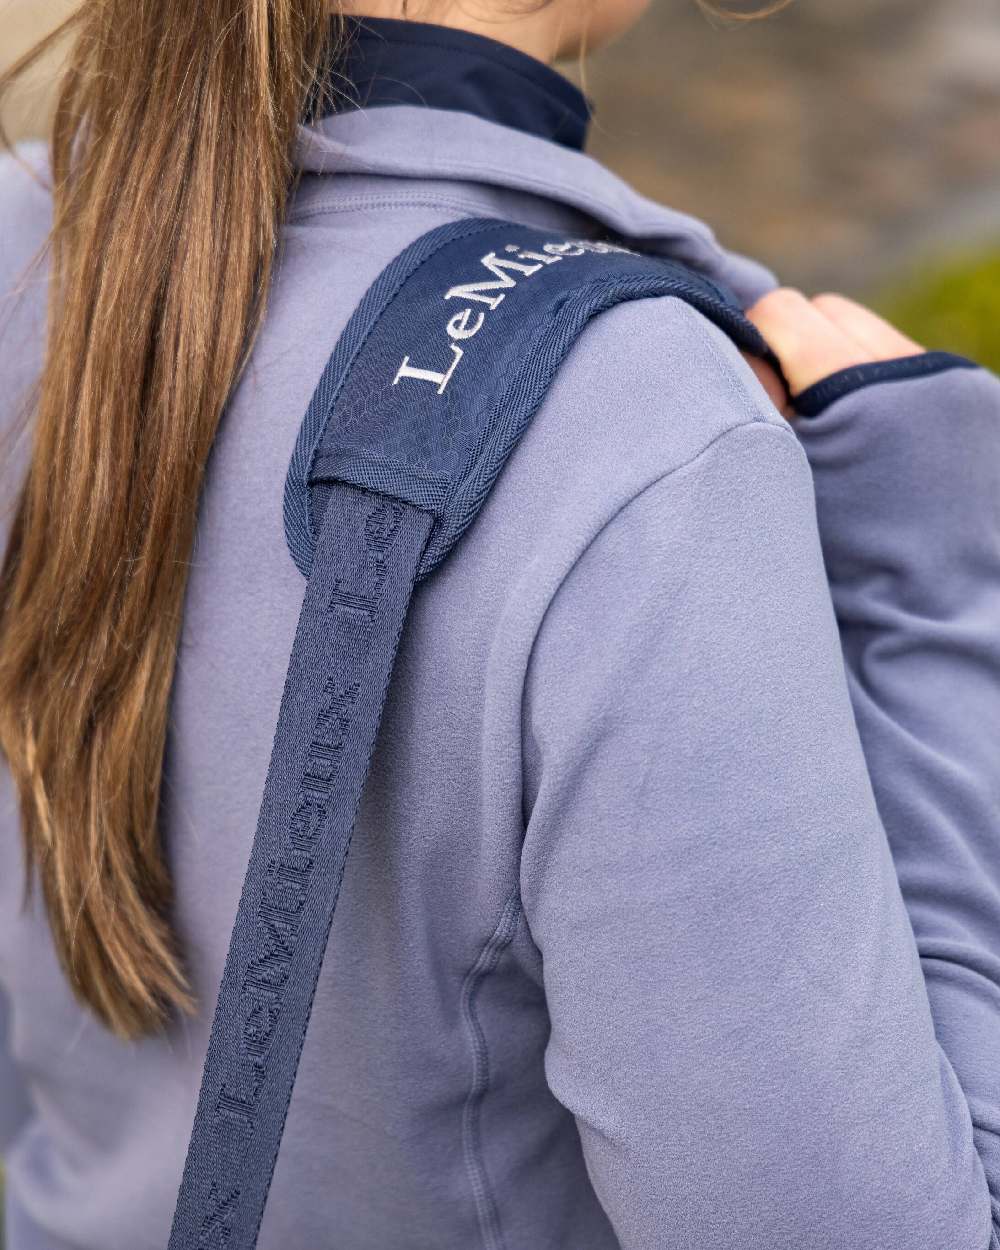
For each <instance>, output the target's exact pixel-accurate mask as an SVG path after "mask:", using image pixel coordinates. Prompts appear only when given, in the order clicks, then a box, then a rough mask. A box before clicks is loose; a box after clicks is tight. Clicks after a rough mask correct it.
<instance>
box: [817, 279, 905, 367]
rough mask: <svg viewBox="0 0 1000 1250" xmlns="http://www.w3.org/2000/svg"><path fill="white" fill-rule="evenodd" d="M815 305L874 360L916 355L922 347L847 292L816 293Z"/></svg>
mask: <svg viewBox="0 0 1000 1250" xmlns="http://www.w3.org/2000/svg"><path fill="white" fill-rule="evenodd" d="M812 302H813V305H814V307H816V308H818V309H819V311H820V312H821V313H822V314H823V315H824V316H825V317H828V318H829V319H830V320H831V321H832V322H833V323H834V324H835V325H837V326H839V327H840V329H841V330H842V331H843V332H844V333H845V334H846V335H847V336H848V337H849V338H852V339H853V340H854V341H855V342H856V343H858V344H859V346H861V347H863V348H865V350H866V351H868V352H870V353H871V357H872V359H873V360H895V359H896V358H897V357H899V356H918V355H920V354H921V353H922V352H923V351H924V349H923V348H922V347H921V346H920V344H919V343H915V342H914V341H913V339H911V338H908V337H907V336H906V335H905V334H903V333H902V332H901V331H899V330H897V329H896V327H895V326H894V325H892V324H891V323H890V322H888V321H886V320H885V318H884V317H880V316H879V315H878V313H874V312H872V310H871V309H870V308H866V307H865V306H864V304H859V303H857V301H856V300H852V299H848V298H847V296H846V295H835V294H824V295H817V296H816V297H815V299H814V300H813V301H812Z"/></svg>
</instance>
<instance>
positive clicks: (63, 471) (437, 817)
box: [0, 0, 1000, 1250]
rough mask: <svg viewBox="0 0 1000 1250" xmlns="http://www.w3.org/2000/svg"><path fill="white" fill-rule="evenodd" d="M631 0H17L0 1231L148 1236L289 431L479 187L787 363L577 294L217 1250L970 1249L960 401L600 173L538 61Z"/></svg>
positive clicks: (216, 953) (937, 371)
mask: <svg viewBox="0 0 1000 1250" xmlns="http://www.w3.org/2000/svg"><path fill="white" fill-rule="evenodd" d="M643 7H644V4H643V0H592V2H591V3H589V4H587V5H577V4H576V3H574V2H573V0H549V2H548V3H547V4H541V5H532V6H531V7H530V8H525V9H521V8H510V7H509V6H506V5H504V4H500V5H497V6H496V7H495V8H494V7H492V6H491V5H490V3H489V0H483V3H482V5H481V6H480V5H478V4H477V5H476V6H475V7H473V6H470V7H468V8H466V7H463V6H450V5H446V4H444V3H441V4H431V3H428V5H427V6H426V7H425V8H422V9H421V10H420V12H419V13H411V12H409V11H404V10H405V5H404V6H400V5H398V4H396V3H394V2H393V0H375V2H374V3H371V4H365V5H362V6H359V7H358V8H357V9H356V10H354V9H350V10H346V11H340V10H338V11H336V12H334V10H333V8H332V6H331V5H330V4H329V3H328V2H327V0H238V2H237V0H156V2H155V3H151V2H150V0H81V3H79V5H78V6H77V8H76V9H75V11H74V12H73V14H72V16H71V17H70V18H69V19H68V21H67V23H66V24H65V26H64V27H62V28H61V29H60V31H59V32H57V34H56V35H55V36H54V37H53V39H54V40H55V41H56V42H59V41H68V43H69V47H68V56H67V62H66V67H65V71H64V76H63V79H62V84H61V89H60V94H59V100H58V107H57V111H56V115H55V121H54V131H53V139H52V143H51V147H50V150H48V151H47V152H43V151H41V150H39V149H36V148H34V147H32V146H30V145H28V146H26V147H25V148H24V149H23V150H21V151H19V152H17V153H12V154H10V155H8V156H7V157H5V158H4V159H3V163H2V164H0V435H2V436H3V438H4V440H5V441H4V449H5V450H4V459H3V461H2V462H0V490H2V504H3V513H2V515H3V520H2V527H3V528H2V529H0V535H2V539H3V545H4V550H5V558H4V563H3V566H2V574H0V747H2V751H3V756H4V770H3V772H2V773H0V1074H2V1077H0V1080H2V1084H0V1147H2V1149H3V1152H4V1156H5V1162H6V1207H7V1211H6V1220H7V1235H8V1241H9V1250H68V1248H69V1247H75V1248H79V1250H140V1247H142V1248H146V1247H148V1248H149V1250H162V1248H163V1247H164V1246H166V1244H167V1240H168V1236H169V1234H170V1228H171V1218H172V1213H173V1209H174V1200H175V1195H176V1192H177V1187H178V1184H179V1182H180V1179H181V1173H182V1169H183V1166H184V1158H185V1150H186V1146H187V1142H188V1134H189V1131H190V1126H191V1122H192V1117H193V1115H194V1111H195V1106H196V1103H197V1101H198V1091H199V1081H200V1076H201V1069H202V1062H203V1060H204V1057H205V1053H206V1048H207V1046H208V1038H209V1030H210V1027H211V1022H212V1014H213V1007H214V1003H215V997H216V992H217V990H218V988H219V984H220V979H221V977H222V973H223V965H224V963H225V959H226V951H227V947H228V943H229V935H230V928H231V926H232V924H233V917H234V915H235V913H236V908H237V903H238V900H239V897H240V887H241V882H242V880H243V872H244V869H245V866H246V863H247V856H248V852H249V847H250V843H251V840H252V838H253V830H254V824H255V819H256V812H257V807H258V804H259V802H260V797H261V790H262V786H263V781H264V776H265V772H266V770H267V763H268V754H269V751H270V747H271V739H272V734H273V731H274V725H275V720H276V717H277V713H278V708H279V702H280V699H281V692H282V681H283V677H284V672H285V665H286V662H287V659H288V655H289V650H290V647H291V644H292V638H293V634H294V631H295V622H296V617H297V614H298V611H299V607H300V605H301V603H302V593H303V582H302V578H301V575H300V573H299V571H298V569H297V568H296V566H295V564H294V563H293V562H292V560H291V559H290V558H289V552H288V549H287V547H286V543H285V534H284V529H283V519H282V496H283V486H284V482H285V476H286V471H287V469H288V465H289V458H290V456H291V454H292V450H293V447H294V445H295V440H296V436H297V434H298V431H299V426H300V423H301V421H302V415H303V413H304V412H305V410H306V407H307V404H308V403H309V399H310V396H311V394H312V392H313V388H314V387H315V386H316V383H317V380H318V378H319V376H320V374H321V372H322V370H323V366H324V363H325V362H326V360H327V357H328V356H329V354H330V352H331V350H332V348H333V346H334V344H335V342H336V341H337V338H338V336H339V334H340V332H341V330H342V329H343V327H344V326H345V324H346V323H347V321H348V319H349V318H350V316H351V314H352V313H353V311H354V310H355V308H356V307H357V305H358V302H359V301H360V299H361V298H362V296H363V295H364V293H365V291H366V290H367V289H368V287H369V286H370V285H371V283H372V282H373V280H374V279H375V278H376V276H377V275H378V274H379V273H380V271H381V270H382V269H383V268H384V267H385V265H386V264H388V263H389V262H390V261H391V260H392V258H393V257H394V256H396V255H397V254H398V253H399V252H400V251H401V250H402V249H404V248H405V247H407V246H408V245H409V244H410V243H412V242H413V241H414V240H415V239H416V238H418V236H420V235H422V234H423V233H424V232H426V231H428V230H430V229H432V228H433V227H436V226H439V225H441V224H442V223H446V222H451V221H458V220H461V219H463V218H466V217H472V216H479V217H497V218H503V219H507V220H510V221H513V222H517V223H521V224H522V225H524V226H535V227H538V228H541V229H544V230H550V231H552V232H554V233H556V234H559V235H560V236H563V237H565V236H566V235H570V236H571V237H574V238H580V239H585V240H602V239H614V240H618V241H620V242H622V243H624V244H626V245H629V246H632V247H634V248H636V249H638V250H640V251H642V250H646V251H653V252H656V253H657V254H658V255H661V256H666V257H669V258H673V259H675V260H677V261H679V262H681V263H683V264H684V265H686V266H689V267H691V268H692V269H694V270H696V271H698V272H699V273H701V274H702V275H704V276H706V277H707V278H708V279H710V280H712V281H714V282H717V283H719V284H720V285H725V287H727V288H729V289H730V290H731V291H732V292H734V294H735V296H736V298H737V299H738V301H739V302H740V303H741V305H742V306H743V308H745V309H748V310H749V311H750V314H751V316H752V318H753V320H754V321H755V322H756V323H757V325H758V326H759V327H760V329H761V330H762V332H763V333H764V335H765V337H766V338H767V339H768V341H769V342H770V344H771V346H772V347H773V349H774V351H775V352H776V354H777V357H778V359H779V360H780V363H781V365H782V370H783V373H784V381H782V379H780V378H779V377H778V375H777V374H776V373H775V372H773V371H770V370H768V369H767V368H766V367H764V366H762V365H760V364H759V363H756V362H748V361H747V360H745V359H744V358H743V357H742V356H741V354H740V352H739V351H738V350H737V349H736V348H735V347H734V346H733V345H732V343H731V342H730V341H729V340H728V339H727V338H726V337H725V336H724V335H723V334H722V333H721V332H720V331H719V330H718V329H716V327H715V326H714V325H712V324H711V323H710V322H709V321H708V320H707V319H706V318H705V317H703V316H702V315H701V314H700V313H698V312H696V311H694V310H693V309H692V308H691V307H689V306H688V305H687V304H685V303H683V302H681V301H680V300H678V299H675V298H672V297H668V296H660V297H656V298H650V299H645V300H637V301H635V302H632V303H629V304H624V305H621V306H620V307H616V308H614V309H612V310H610V311H608V312H606V313H603V314H602V315H601V316H599V317H597V318H596V319H595V320H594V321H593V323H592V324H591V325H589V326H588V328H587V329H586V330H585V331H584V332H583V333H582V335H581V336H580V338H579V340H578V341H577V342H576V344H575V345H574V346H573V348H572V350H571V351H570V353H569V355H568V357H567V359H566V360H565V362H564V363H563V365H562V367H561V368H560V370H559V373H558V375H557V376H556V378H555V381H554V382H553V384H552V386H551V388H550V390H549V391H548V393H547V394H546V396H545V398H544V400H543V402H542V404H541V407H540V410H539V412H538V414H537V416H536V417H535V419H534V422H533V424H532V426H531V428H530V429H529V430H528V432H527V434H526V435H525V437H524V439H523V441H522V443H521V444H520V446H519V447H518V448H517V450H516V452H515V453H514V455H513V456H512V458H511V460H510V462H509V463H508V464H507V466H506V468H505V470H504V472H503V473H502V475H501V476H500V479H499V481H498V482H497V484H496V486H495V487H494V489H493V492H492V494H491V495H490V497H489V499H488V501H487V502H486V504H485V507H484V509H483V511H482V513H481V515H480V516H479V518H478V519H477V521H476V522H475V524H474V525H473V526H472V528H471V529H470V531H469V532H468V534H467V535H466V536H465V538H464V539H463V542H462V545H461V547H460V548H459V550H458V551H457V552H456V553H455V554H454V555H453V557H452V558H451V559H450V560H449V562H448V563H447V564H445V565H443V566H442V567H441V568H440V569H439V570H438V571H437V572H436V573H435V574H433V575H432V576H431V577H429V578H428V579H427V580H426V581H425V582H424V583H422V584H421V585H420V587H419V588H418V590H417V593H416V596H415V598H414V602H413V607H412V610H411V614H410V616H409V618H408V620H407V623H406V627H405V630H404V633H403V636H402V640H401V644H400V651H399V657H398V661H397V666H396V671H395V675H394V677H393V680H392V684H391V686H390V689H389V694H388V700H387V705H386V711H385V716H384V720H383V723H382V727H381V731H380V733H379V737H378V741H377V745H376V750H375V755H374V761H373V765H372V770H371V774H370V777H369V780H368V783H367V786H366V788H365V791H364V796H363V801H362V804H361V809H360V812H359V815H358V821H357V830H356V834H355V848H354V851H353V852H352V855H351V858H350V860H349V862H348V866H347V872H346V877H345V879H344V882H343V890H342V897H341V901H340V906H339V910H338V911H337V914H336V919H335V922H334V925H333V930H332V933H331V936H330V945H329V950H328V954H327V958H326V961H325V964H324V967H323V971H322V975H321V977H320V981H319V985H318V989H317V992H316V996H315V1002H314V1005H313V1013H312V1022H311V1025H310V1030H309V1034H308V1038H307V1041H306V1045H305V1049H304V1052H303V1055H302V1060H301V1066H300V1069H299V1076H298V1083H297V1085H296V1087H295V1093H294V1096H293V1098H292V1100H291V1104H290V1107H289V1111H288V1119H287V1126H286V1130H285V1136H284V1142H283V1145H282V1148H281V1153H280V1155H279V1157H278V1164H277V1169H276V1172H275V1175H274V1181H273V1186H272V1189H271V1197H270V1201H269V1204H268V1206H267V1209H266V1213H265V1215H264V1219H263V1223H262V1224H261V1227H260V1239H259V1245H261V1246H262V1247H271V1248H273V1247H279V1246H281V1247H285V1248H288V1247H296V1248H298V1247H301V1248H306V1247H308V1248H313V1247H331V1248H335V1250H372V1248H378V1250H417V1248H418V1247H420V1248H425V1250H426V1248H430V1247H433V1248H434V1250H446V1248H450V1250H472V1247H483V1248H484V1250H651V1248H653V1247H657V1248H659V1247H664V1248H667V1247H678V1248H679V1247H685V1248H694V1247H697V1248H698V1250H701V1248H705V1250H707V1248H708V1247H718V1246H736V1247H740V1248H741V1250H742V1248H745V1250H779V1248H781V1247H787V1248H788V1250H805V1248H806V1247H808V1248H809V1250H820V1248H823V1250H826V1248H833V1247H837V1248H845V1250H846V1248H847V1247H850V1250H943V1248H944V1247H947V1250H987V1248H988V1247H991V1248H992V1250H997V1248H998V1247H1000V1075H998V1074H1000V1065H998V1062H997V1058H998V1056H1000V761H998V757H997V750H996V746H997V742H998V741H1000V507H998V500H1000V440H998V437H997V434H998V429H1000V427H998V424H997V422H998V417H1000V383H998V382H997V380H996V379H995V378H993V377H992V375H990V374H988V373H986V372H985V371H984V370H982V369H978V368H975V367H974V366H973V365H972V364H971V362H968V361H964V360H959V359H957V358H955V357H950V356H946V355H943V354H941V353H925V352H923V351H922V349H921V348H920V347H919V346H918V345H916V344H914V343H911V342H909V341H908V340H907V339H905V338H904V337H903V336H902V335H900V334H899V333H898V332H897V331H895V330H894V329H893V328H892V327H891V326H888V325H886V324H885V323H884V322H883V321H881V320H880V319H878V318H877V317H875V316H874V315H873V314H871V313H869V312H867V311H866V310H864V309H862V308H860V307H858V306H857V305H855V304H853V303H851V302H850V301H847V300H842V299H839V298H836V297H823V298H820V299H817V300H810V299H807V298H806V297H805V296H802V295H800V294H798V293H796V292H792V291H787V290H782V289H776V283H775V280H774V279H773V277H772V276H771V275H770V274H769V273H768V272H767V271H766V270H765V269H763V268H762V267H761V266H759V265H757V264H755V263H754V262H753V261H750V260H748V259H745V258H743V257H741V256H737V255H734V254H732V253H729V252H727V251H725V250H724V249H723V248H722V247H721V246H720V245H719V243H718V242H717V241H716V240H715V238H714V236H713V235H712V233H711V231H710V230H709V229H708V227H707V226H705V225H704V224H702V223H700V222H698V221H695V220H693V219H692V218H690V217H687V216H684V215H682V214H680V213H677V212H675V211H673V210H671V209H670V208H668V207H666V206H662V205H657V204H653V203H650V202H649V201H647V200H645V199H643V198H642V197H640V196H639V195H638V194H637V193H636V192H635V191H633V190H632V189H631V188H629V187H627V186H625V185H624V184H623V183H621V182H620V181H619V180H618V179H616V178H615V177H614V176H613V175H612V174H611V173H610V172H608V171H607V170H606V169H604V168H602V167H601V166H600V165H598V164H597V163H595V162H594V161H592V160H590V159H589V158H588V157H587V156H585V155H584V153H583V147H584V143H585V139H586V131H587V125H588V121H589V108H588V105H587V102H586V100H585V98H584V97H583V96H582V95H581V94H580V92H579V91H578V90H577V89H576V88H575V87H574V86H573V85H571V83H570V82H569V81H568V80H566V79H564V78H563V77H561V76H560V75H559V74H558V73H557V72H556V71H555V70H554V69H553V68H552V63H553V62H556V61H558V60H559V59H561V58H566V57H572V56H575V55H577V54H579V52H580V50H581V49H583V48H588V49H589V48H593V47H597V46H600V44H602V43H604V42H606V41H607V40H609V39H611V38H612V37H614V36H615V35H616V34H617V33H619V32H620V31H622V30H624V29H626V28H627V27H628V26H630V25H631V24H632V23H633V22H634V21H636V20H637V19H638V17H639V16H640V13H641V10H642V8H643ZM704 7H706V8H708V7H709V6H708V4H707V3H706V4H705V5H704ZM780 7H784V6H783V5H781V4H775V5H772V6H770V9H772V10H775V9H777V8H780ZM416 18H419V20H414V19H416ZM45 46H47V45H43V48H42V49H39V51H38V53H36V54H35V55H38V54H40V52H41V51H44V47H45ZM31 60H32V57H29V58H27V59H26V60H25V61H24V62H23V63H22V64H20V65H18V66H15V68H14V70H13V71H12V75H11V76H10V77H12V78H13V77H16V76H17V75H18V74H19V73H20V72H21V71H22V70H23V69H24V68H26V67H27V65H28V64H30V63H31ZM785 382H787V390H786V387H785ZM779 409H783V410H784V412H779ZM279 954H280V952H279ZM275 958H278V955H275ZM227 1237H228V1234H227V1233H226V1231H225V1227H224V1221H221V1222H220V1223H219V1224H218V1226H217V1227H216V1226H214V1225H213V1226H212V1227H208V1226H207V1225H206V1227H205V1228H204V1229H203V1232H202V1235H201V1237H200V1239H199V1241H198V1244H199V1245H205V1246H224V1245H226V1244H227ZM192 1250H194V1247H193V1245H192Z"/></svg>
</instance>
